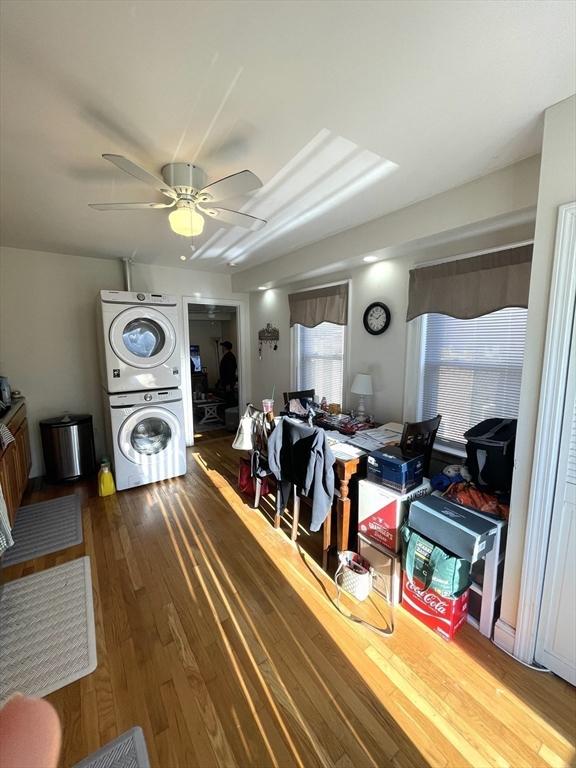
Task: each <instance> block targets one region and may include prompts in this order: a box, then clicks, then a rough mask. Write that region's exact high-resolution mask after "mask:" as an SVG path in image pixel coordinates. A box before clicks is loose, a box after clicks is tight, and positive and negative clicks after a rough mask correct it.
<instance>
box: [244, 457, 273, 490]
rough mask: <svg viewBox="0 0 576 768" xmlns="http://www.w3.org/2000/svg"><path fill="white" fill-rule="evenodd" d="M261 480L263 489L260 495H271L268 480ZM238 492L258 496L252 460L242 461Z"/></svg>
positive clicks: (264, 478)
mask: <svg viewBox="0 0 576 768" xmlns="http://www.w3.org/2000/svg"><path fill="white" fill-rule="evenodd" d="M261 480H262V488H261V490H260V495H261V496H267V495H268V494H269V493H270V487H269V484H268V478H267V477H263V478H261ZM238 490H239V491H240V493H245V494H246V495H247V496H255V495H256V478H255V477H252V466H251V462H250V459H240V465H239V467H238Z"/></svg>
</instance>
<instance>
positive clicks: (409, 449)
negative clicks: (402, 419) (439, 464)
mask: <svg viewBox="0 0 576 768" xmlns="http://www.w3.org/2000/svg"><path fill="white" fill-rule="evenodd" d="M441 421H442V416H440V414H439V415H438V416H435V417H434V418H433V419H428V420H427V421H416V422H408V421H407V422H406V423H405V424H404V431H403V432H402V438H401V440H400V448H401V449H402V452H403V453H405V454H407V455H408V456H424V467H423V471H424V477H429V474H428V473H429V472H430V459H431V458H432V449H433V448H434V440H435V439H436V433H437V432H438V427H439V426H440V422H441Z"/></svg>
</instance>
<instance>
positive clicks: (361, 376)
mask: <svg viewBox="0 0 576 768" xmlns="http://www.w3.org/2000/svg"><path fill="white" fill-rule="evenodd" d="M351 392H352V393H353V394H354V395H360V401H359V402H358V416H359V418H361V419H363V418H364V417H365V416H366V406H365V404H364V398H365V397H369V396H370V395H372V394H373V389H372V376H370V374H369V373H357V374H356V376H354V381H353V382H352V388H351Z"/></svg>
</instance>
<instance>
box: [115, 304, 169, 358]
mask: <svg viewBox="0 0 576 768" xmlns="http://www.w3.org/2000/svg"><path fill="white" fill-rule="evenodd" d="M109 337H110V346H111V347H112V349H113V351H114V354H115V355H116V356H117V357H119V358H120V360H122V361H123V362H124V363H126V364H127V365H130V366H132V367H133V368H155V367H156V366H159V365H163V364H164V363H165V362H166V361H167V360H168V359H169V357H170V355H171V354H172V353H173V352H174V348H175V347H176V331H175V330H174V327H173V326H172V323H171V322H170V321H169V320H168V318H167V317H166V316H165V315H163V314H162V313H161V312H158V311H157V310H156V309H153V308H152V307H146V308H144V307H130V308H129V309H125V310H124V311H123V312H121V313H120V314H119V315H117V317H115V318H114V320H113V322H112V324H111V326H110V334H109Z"/></svg>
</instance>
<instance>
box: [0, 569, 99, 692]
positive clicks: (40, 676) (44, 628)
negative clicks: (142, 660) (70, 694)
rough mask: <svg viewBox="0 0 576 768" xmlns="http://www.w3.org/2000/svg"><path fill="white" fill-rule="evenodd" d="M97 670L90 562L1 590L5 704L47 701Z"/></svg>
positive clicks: (0, 681) (0, 688)
mask: <svg viewBox="0 0 576 768" xmlns="http://www.w3.org/2000/svg"><path fill="white" fill-rule="evenodd" d="M95 669H96V629H95V626H94V607H93V603H92V579H91V576H90V558H89V557H80V558H78V559H77V560H72V561H71V562H69V563H64V565H58V566H56V568H49V569H48V570H46V571H42V572H41V573H34V574H32V575H31V576H24V578H22V579H16V580H15V581H10V582H8V583H7V584H4V585H3V587H2V588H1V589H0V670H1V672H0V701H3V700H4V699H6V698H7V697H8V696H10V695H11V694H12V693H15V692H16V691H19V692H20V693H23V694H25V695H28V696H46V695H47V694H48V693H52V691H57V690H58V689H59V688H63V687H64V686H65V685H69V684H70V683H72V682H74V681H75V680H79V679H80V678H81V677H84V676H85V675H89V674H90V672H93V671H94V670H95Z"/></svg>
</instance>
